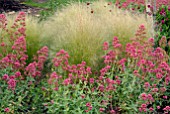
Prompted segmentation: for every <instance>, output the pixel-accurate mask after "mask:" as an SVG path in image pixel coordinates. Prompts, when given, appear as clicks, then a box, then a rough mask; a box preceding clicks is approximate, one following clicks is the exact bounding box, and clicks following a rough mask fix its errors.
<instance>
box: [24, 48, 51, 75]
mask: <svg viewBox="0 0 170 114" xmlns="http://www.w3.org/2000/svg"><path fill="white" fill-rule="evenodd" d="M47 57H48V47H47V46H44V47H42V48H41V49H40V50H39V51H38V52H37V57H36V56H35V57H34V58H35V61H34V62H32V63H30V64H29V65H28V66H27V67H26V68H25V72H24V73H25V75H28V76H32V77H36V76H41V71H42V70H43V68H44V63H45V61H46V60H47Z"/></svg>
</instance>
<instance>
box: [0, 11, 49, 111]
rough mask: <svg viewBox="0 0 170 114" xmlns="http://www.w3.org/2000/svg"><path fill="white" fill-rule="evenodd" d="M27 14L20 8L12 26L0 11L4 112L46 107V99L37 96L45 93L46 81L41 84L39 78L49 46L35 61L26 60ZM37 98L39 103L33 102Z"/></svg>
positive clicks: (0, 82) (0, 81) (0, 108)
mask: <svg viewBox="0 0 170 114" xmlns="http://www.w3.org/2000/svg"><path fill="white" fill-rule="evenodd" d="M25 18H26V16H25V13H24V12H20V13H19V14H18V16H17V17H16V19H15V21H14V24H13V25H12V26H11V27H10V28H9V27H7V26H8V21H7V19H6V16H5V15H4V14H0V52H1V53H0V113H18V112H21V113H22V112H23V113H25V112H29V111H31V112H33V113H34V112H35V113H40V112H41V111H43V110H45V108H44V106H43V104H42V102H43V100H39V99H37V98H38V97H37V96H41V97H42V96H43V94H44V93H43V91H39V90H41V87H40V88H38V87H39V86H40V85H43V83H42V82H39V85H37V84H38V81H39V80H37V79H41V78H42V71H43V69H44V63H45V61H46V60H47V57H48V47H46V46H44V47H42V49H40V50H39V51H38V52H37V55H36V56H35V59H34V61H33V62H32V63H29V64H28V65H27V64H26V60H27V58H28V55H27V45H26V39H25V38H26V33H25V31H26V24H25ZM36 87H37V88H36ZM38 89H39V90H38ZM7 96H8V97H7ZM31 99H32V100H33V101H31ZM33 102H34V104H35V105H37V107H35V106H34V105H31V107H30V106H29V105H30V103H33ZM29 107H30V109H29ZM40 107H41V108H44V109H41V108H40ZM38 108H40V109H38ZM35 109H37V110H35Z"/></svg>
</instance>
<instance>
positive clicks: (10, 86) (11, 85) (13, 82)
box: [8, 79, 16, 90]
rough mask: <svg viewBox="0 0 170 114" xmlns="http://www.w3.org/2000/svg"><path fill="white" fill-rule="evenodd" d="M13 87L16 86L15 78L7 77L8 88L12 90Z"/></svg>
mask: <svg viewBox="0 0 170 114" xmlns="http://www.w3.org/2000/svg"><path fill="white" fill-rule="evenodd" d="M15 87H16V80H15V79H9V81H8V88H9V89H12V90H14V89H15Z"/></svg>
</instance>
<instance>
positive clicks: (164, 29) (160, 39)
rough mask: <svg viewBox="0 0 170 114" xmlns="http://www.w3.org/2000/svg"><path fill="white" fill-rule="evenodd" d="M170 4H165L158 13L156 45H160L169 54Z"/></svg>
mask: <svg viewBox="0 0 170 114" xmlns="http://www.w3.org/2000/svg"><path fill="white" fill-rule="evenodd" d="M169 18H170V6H165V5H163V6H162V7H160V8H159V10H158V11H157V13H156V21H157V30H156V34H157V36H156V42H155V46H160V47H162V48H164V49H165V50H166V52H167V53H168V54H169V42H170V20H169Z"/></svg>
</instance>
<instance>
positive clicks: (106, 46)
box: [103, 42, 109, 50]
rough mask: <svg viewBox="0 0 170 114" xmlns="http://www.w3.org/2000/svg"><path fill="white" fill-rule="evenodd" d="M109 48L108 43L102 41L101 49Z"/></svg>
mask: <svg viewBox="0 0 170 114" xmlns="http://www.w3.org/2000/svg"><path fill="white" fill-rule="evenodd" d="M108 49H109V43H108V42H104V43H103V50H108Z"/></svg>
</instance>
